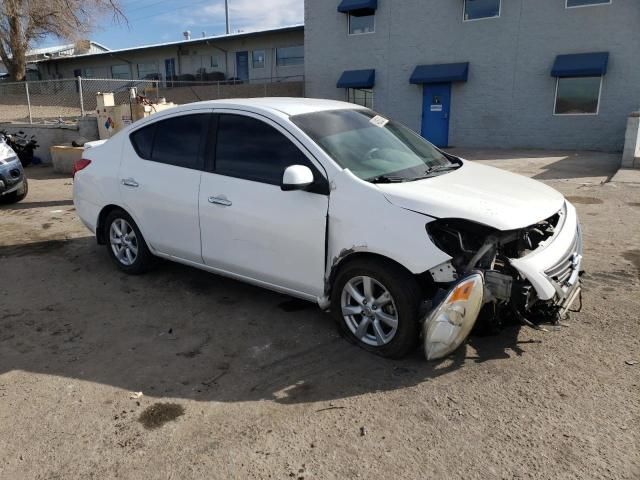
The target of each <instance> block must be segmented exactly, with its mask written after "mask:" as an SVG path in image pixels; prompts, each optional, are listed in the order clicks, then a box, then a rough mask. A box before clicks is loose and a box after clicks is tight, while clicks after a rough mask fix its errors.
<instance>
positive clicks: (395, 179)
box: [367, 175, 407, 183]
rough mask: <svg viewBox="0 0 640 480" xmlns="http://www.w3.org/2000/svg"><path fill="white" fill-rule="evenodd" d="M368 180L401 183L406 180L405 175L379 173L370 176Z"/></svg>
mask: <svg viewBox="0 0 640 480" xmlns="http://www.w3.org/2000/svg"><path fill="white" fill-rule="evenodd" d="M367 181H369V182H371V183H401V182H406V181H407V179H406V178H405V177H397V176H393V175H378V176H376V177H371V178H368V179H367Z"/></svg>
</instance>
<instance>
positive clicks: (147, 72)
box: [138, 63, 159, 80]
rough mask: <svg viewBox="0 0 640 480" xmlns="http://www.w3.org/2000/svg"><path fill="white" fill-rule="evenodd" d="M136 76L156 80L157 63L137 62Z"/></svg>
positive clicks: (157, 76) (157, 77)
mask: <svg viewBox="0 0 640 480" xmlns="http://www.w3.org/2000/svg"><path fill="white" fill-rule="evenodd" d="M138 78H140V79H145V80H158V79H159V75H158V65H157V64H155V63H139V64H138Z"/></svg>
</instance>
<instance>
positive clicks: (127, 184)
mask: <svg viewBox="0 0 640 480" xmlns="http://www.w3.org/2000/svg"><path fill="white" fill-rule="evenodd" d="M121 183H122V185H124V186H125V187H139V186H140V184H139V183H138V182H136V181H135V180H134V179H133V178H123V179H122V182H121Z"/></svg>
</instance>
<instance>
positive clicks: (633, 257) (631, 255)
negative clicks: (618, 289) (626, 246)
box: [622, 250, 640, 277]
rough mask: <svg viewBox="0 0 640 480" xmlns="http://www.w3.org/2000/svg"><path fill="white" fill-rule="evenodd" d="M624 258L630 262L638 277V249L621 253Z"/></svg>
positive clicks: (639, 275)
mask: <svg viewBox="0 0 640 480" xmlns="http://www.w3.org/2000/svg"><path fill="white" fill-rule="evenodd" d="M622 256H623V257H624V259H625V260H627V261H628V262H631V263H632V264H633V266H634V267H635V269H636V270H637V272H638V277H640V250H628V251H626V252H624V253H623V254H622Z"/></svg>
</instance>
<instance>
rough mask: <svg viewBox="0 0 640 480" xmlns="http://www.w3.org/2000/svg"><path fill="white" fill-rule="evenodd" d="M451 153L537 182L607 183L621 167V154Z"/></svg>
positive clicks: (510, 151) (584, 152) (557, 152)
mask: <svg viewBox="0 0 640 480" xmlns="http://www.w3.org/2000/svg"><path fill="white" fill-rule="evenodd" d="M451 153H453V154H454V155H458V156H461V157H463V158H466V159H468V160H474V161H480V162H482V163H486V164H488V165H492V166H494V167H498V168H503V169H505V170H509V171H512V172H515V173H520V174H523V175H526V176H529V177H531V178H534V179H536V180H569V179H578V178H592V179H593V178H601V179H602V180H603V181H608V180H610V179H611V177H612V176H613V175H614V174H615V173H616V171H617V170H618V168H619V167H620V154H619V153H605V152H591V151H562V150H560V151H549V150H475V149H464V148H454V149H451Z"/></svg>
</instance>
